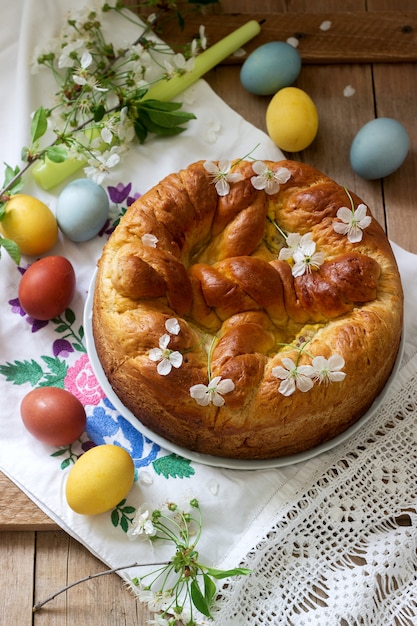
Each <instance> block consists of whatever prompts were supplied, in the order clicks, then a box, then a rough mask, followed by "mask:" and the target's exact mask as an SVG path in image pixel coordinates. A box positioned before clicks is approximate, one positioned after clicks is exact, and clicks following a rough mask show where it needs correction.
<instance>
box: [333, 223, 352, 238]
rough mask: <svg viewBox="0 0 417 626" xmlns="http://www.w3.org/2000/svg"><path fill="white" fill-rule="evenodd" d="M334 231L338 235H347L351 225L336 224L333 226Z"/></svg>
mask: <svg viewBox="0 0 417 626" xmlns="http://www.w3.org/2000/svg"><path fill="white" fill-rule="evenodd" d="M333 230H334V232H335V233H337V234H338V235H346V233H347V232H348V230H349V224H345V223H344V222H336V223H335V224H333Z"/></svg>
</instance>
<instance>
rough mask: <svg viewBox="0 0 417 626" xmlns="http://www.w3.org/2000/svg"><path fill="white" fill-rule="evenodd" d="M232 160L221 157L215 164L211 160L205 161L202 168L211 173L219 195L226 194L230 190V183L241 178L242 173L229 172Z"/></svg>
mask: <svg viewBox="0 0 417 626" xmlns="http://www.w3.org/2000/svg"><path fill="white" fill-rule="evenodd" d="M231 168H232V162H231V161H227V160H225V159H222V160H221V161H219V165H218V166H217V165H216V164H215V163H213V161H206V162H205V163H204V169H205V170H206V171H207V172H208V173H209V174H210V175H211V177H212V179H213V182H214V186H215V187H216V191H217V193H218V194H219V196H227V194H228V193H229V191H230V183H236V182H238V181H239V180H242V174H239V172H231V171H230V170H231Z"/></svg>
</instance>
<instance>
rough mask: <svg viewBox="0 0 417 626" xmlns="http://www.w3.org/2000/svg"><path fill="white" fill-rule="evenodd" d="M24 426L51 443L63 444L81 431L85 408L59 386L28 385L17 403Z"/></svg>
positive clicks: (83, 428) (39, 437)
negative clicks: (29, 388)
mask: <svg viewBox="0 0 417 626" xmlns="http://www.w3.org/2000/svg"><path fill="white" fill-rule="evenodd" d="M20 415H21V417H22V421H23V424H24V425H25V427H26V429H27V430H28V431H29V432H30V433H31V435H33V436H34V437H36V439H39V440H40V441H43V442H44V443H47V444H49V445H51V446H66V445H69V444H70V443H73V442H74V441H76V440H77V439H78V438H79V437H80V436H81V435H82V433H83V432H84V430H85V424H86V414H85V409H84V407H83V405H82V404H81V402H80V401H79V400H78V398H76V397H75V396H73V395H72V394H71V393H70V392H69V391H66V390H65V389H61V388H59V387H38V388H36V389H32V391H29V393H27V394H26V396H25V397H24V398H23V400H22V402H21V404H20Z"/></svg>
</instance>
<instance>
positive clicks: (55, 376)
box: [41, 356, 68, 388]
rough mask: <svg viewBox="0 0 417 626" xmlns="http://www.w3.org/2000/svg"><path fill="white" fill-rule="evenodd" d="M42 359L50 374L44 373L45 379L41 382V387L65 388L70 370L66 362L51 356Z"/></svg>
mask: <svg viewBox="0 0 417 626" xmlns="http://www.w3.org/2000/svg"><path fill="white" fill-rule="evenodd" d="M41 358H42V360H43V361H45V363H46V365H47V366H48V367H49V373H48V372H46V373H44V379H43V380H42V382H41V386H42V387H62V388H64V379H65V376H66V375H67V370H68V365H67V364H66V362H65V361H63V360H61V359H58V358H54V357H50V356H43V357H41Z"/></svg>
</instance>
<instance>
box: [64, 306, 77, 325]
mask: <svg viewBox="0 0 417 626" xmlns="http://www.w3.org/2000/svg"><path fill="white" fill-rule="evenodd" d="M65 319H66V320H67V322H68V324H73V323H74V322H75V313H74V311H73V310H72V309H65Z"/></svg>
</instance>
